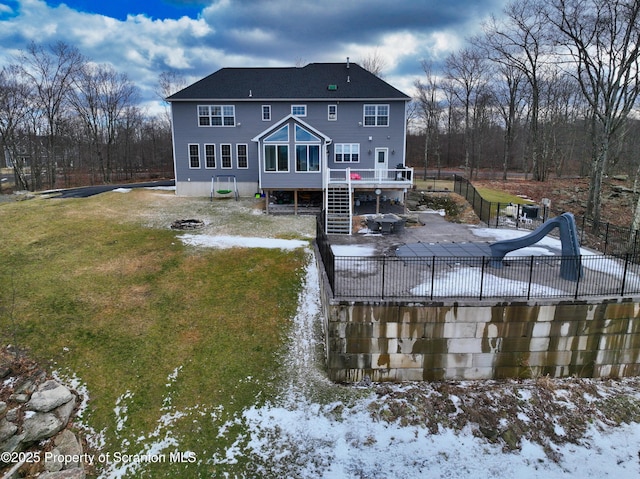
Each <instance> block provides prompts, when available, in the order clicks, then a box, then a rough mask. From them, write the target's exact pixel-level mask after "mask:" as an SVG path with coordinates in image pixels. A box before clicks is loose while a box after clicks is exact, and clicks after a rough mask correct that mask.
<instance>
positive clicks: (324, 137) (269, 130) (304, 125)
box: [251, 115, 331, 143]
mask: <svg viewBox="0 0 640 479" xmlns="http://www.w3.org/2000/svg"><path fill="white" fill-rule="evenodd" d="M289 120H293V121H294V123H296V124H298V125H300V126H301V127H302V128H304V129H305V130H307V131H309V132H311V133H313V134H314V135H316V136H318V138H321V139H322V140H323V141H325V142H327V143H331V138H329V137H328V136H327V135H325V134H324V133H322V132H321V131H320V130H318V129H316V128H314V127H312V126H311V125H309V124H308V123H306V122H305V121H302V120H301V119H300V118H299V117H297V116H295V115H287V116H285V117H284V118H282V119H281V120H280V121H278V122H276V123H274V124H273V125H269V127H268V128H267V129H266V130H263V131H261V132H260V133H258V134H257V135H256V136H255V137H253V138H251V141H260V140H262V139H263V138H264V137H265V136H267V135H269V134H271V133H273V132H275V131H276V130H278V129H280V128H281V127H282V126H283V125H285V124H287V123H288V122H289Z"/></svg>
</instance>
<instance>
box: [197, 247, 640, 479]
mask: <svg viewBox="0 0 640 479" xmlns="http://www.w3.org/2000/svg"><path fill="white" fill-rule="evenodd" d="M204 242H205V241H204V240H203V241H202V242H201V243H200V244H203V243H204ZM213 244H215V246H216V247H221V243H216V242H215V241H213ZM270 246H273V247H283V244H282V243H280V242H272V240H264V239H263V241H262V244H261V247H270ZM349 252H350V253H352V252H353V249H350V251H349ZM360 252H361V253H363V254H365V255H366V254H367V253H369V252H368V251H367V250H361V251H360ZM318 281H319V277H318V271H317V268H316V266H315V263H314V260H313V258H312V256H311V253H310V254H309V264H308V267H307V273H306V278H305V287H304V290H303V292H302V294H301V295H300V300H299V309H298V313H297V315H296V317H295V325H294V331H293V332H292V334H291V338H290V340H289V346H288V348H287V350H288V354H287V356H286V358H285V361H286V369H288V370H289V371H290V373H291V374H290V376H289V377H286V378H283V384H282V388H281V389H282V392H281V393H280V395H279V397H278V398H277V399H276V400H274V401H273V402H270V403H269V404H267V405H265V406H261V407H258V406H256V407H251V408H249V409H247V410H245V411H244V412H242V414H241V415H239V416H238V417H236V418H235V419H234V420H233V421H232V423H233V424H236V425H242V426H243V427H242V431H243V432H242V433H240V434H236V435H235V436H233V439H234V442H233V446H232V447H231V448H229V449H227V450H225V451H219V452H217V453H215V454H214V455H213V457H212V462H213V464H215V465H216V468H217V470H218V471H219V473H220V477H232V476H229V475H225V470H226V467H225V466H226V465H229V466H231V465H233V464H235V463H236V462H237V461H238V458H239V457H251V458H252V460H251V464H252V466H251V470H250V471H246V473H245V475H243V476H242V477H274V478H275V477H299V478H319V477H322V478H336V479H342V478H344V479H347V478H379V477H405V478H421V477H434V478H436V477H438V478H493V477H495V478H505V477H513V478H575V477H640V462H639V459H638V453H639V451H640V426H639V425H638V423H637V421H639V420H640V390H639V389H638V387H639V386H640V381H638V379H636V378H631V379H625V380H619V381H607V380H601V381H599V380H582V379H566V380H551V379H548V378H539V379H537V380H523V381H500V382H498V381H478V382H475V381H465V382H446V383H424V384H415V383H411V384H403V385H386V384H361V385H356V386H341V385H335V384H333V383H330V382H329V381H327V380H326V378H325V377H324V375H323V372H322V364H321V355H320V354H319V350H320V349H321V347H322V346H321V345H322V338H321V336H320V334H321V333H320V329H321V328H320V322H321V312H320V302H319V301H320V300H319V286H318ZM231 425H232V424H231V423H230V424H227V425H225V427H223V428H222V429H221V432H220V434H223V435H225V434H230V431H231V427H230V426H231Z"/></svg>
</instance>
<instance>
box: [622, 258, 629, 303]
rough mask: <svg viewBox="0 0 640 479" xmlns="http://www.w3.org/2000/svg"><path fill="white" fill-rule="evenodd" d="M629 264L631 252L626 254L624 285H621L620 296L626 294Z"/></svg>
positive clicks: (623, 275) (623, 274)
mask: <svg viewBox="0 0 640 479" xmlns="http://www.w3.org/2000/svg"><path fill="white" fill-rule="evenodd" d="M628 266H629V253H625V255H624V273H622V286H621V287H620V296H624V287H625V285H626V283H627V268H628Z"/></svg>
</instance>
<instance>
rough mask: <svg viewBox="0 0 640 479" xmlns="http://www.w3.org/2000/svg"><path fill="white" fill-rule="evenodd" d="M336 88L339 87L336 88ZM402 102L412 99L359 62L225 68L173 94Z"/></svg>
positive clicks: (175, 98)
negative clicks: (299, 66) (283, 66)
mask: <svg viewBox="0 0 640 479" xmlns="http://www.w3.org/2000/svg"><path fill="white" fill-rule="evenodd" d="M334 86H335V87H334ZM250 99H254V100H261V99H264V100H282V99H286V100H296V99H305V100H310V99H318V100H326V99H336V100H348V99H398V100H409V99H410V97H409V96H407V95H405V94H404V93H402V92H401V91H399V90H397V89H396V88H394V87H392V86H391V85H389V84H388V83H387V82H385V81H384V80H381V79H380V78H378V77H377V76H375V75H373V74H372V73H369V72H368V71H367V70H365V69H364V68H362V67H361V66H359V65H357V64H355V63H349V67H348V68H347V63H311V64H309V65H307V66H305V67H301V68H297V67H292V68H222V69H221V70H218V71H217V72H215V73H213V74H211V75H209V76H207V77H205V78H203V79H202V80H200V81H197V82H196V83H194V84H192V85H190V86H188V87H186V88H185V89H183V90H180V91H179V92H177V93H175V94H173V95H171V96H170V97H168V98H167V100H168V101H189V100H250Z"/></svg>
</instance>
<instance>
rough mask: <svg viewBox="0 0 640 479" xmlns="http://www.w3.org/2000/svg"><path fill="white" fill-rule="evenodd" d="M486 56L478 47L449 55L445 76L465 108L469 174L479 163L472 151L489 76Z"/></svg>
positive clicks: (465, 137) (466, 170)
mask: <svg viewBox="0 0 640 479" xmlns="http://www.w3.org/2000/svg"><path fill="white" fill-rule="evenodd" d="M486 73H487V64H486V57H485V56H484V55H483V54H482V52H481V51H480V50H479V49H477V48H465V49H463V50H461V51H459V52H457V53H453V54H451V55H449V57H447V60H446V66H445V75H446V77H447V79H448V80H449V84H450V85H451V86H452V87H453V93H454V95H455V96H456V97H457V99H458V101H459V102H460V104H461V105H462V108H463V109H464V138H463V142H464V168H465V172H466V174H467V175H469V177H471V175H472V174H473V168H474V166H475V161H474V158H473V156H472V154H471V152H472V149H473V148H474V145H473V121H474V118H475V117H476V114H477V112H476V111H475V109H476V107H477V106H479V105H480V101H479V100H480V98H481V97H482V96H483V94H484V92H483V90H484V89H485V86H486V82H487V78H486Z"/></svg>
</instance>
